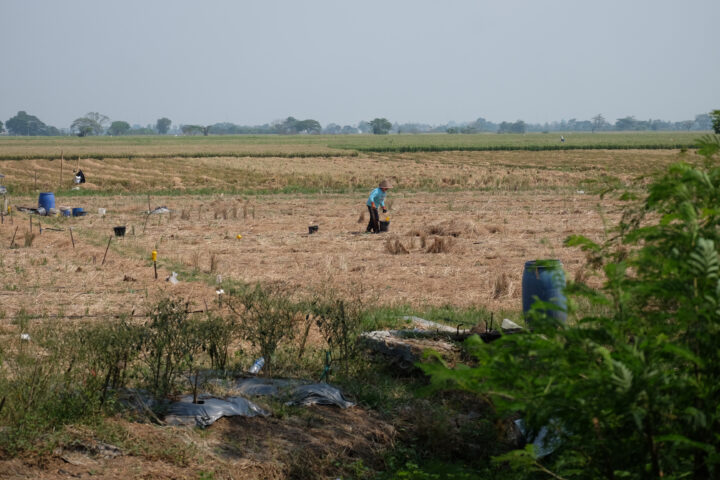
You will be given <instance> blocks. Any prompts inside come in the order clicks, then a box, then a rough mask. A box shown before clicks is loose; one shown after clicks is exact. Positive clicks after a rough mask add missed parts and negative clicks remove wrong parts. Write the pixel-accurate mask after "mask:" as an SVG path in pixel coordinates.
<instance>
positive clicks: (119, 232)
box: [113, 227, 125, 237]
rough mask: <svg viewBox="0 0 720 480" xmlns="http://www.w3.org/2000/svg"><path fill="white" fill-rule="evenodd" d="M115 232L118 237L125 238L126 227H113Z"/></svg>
mask: <svg viewBox="0 0 720 480" xmlns="http://www.w3.org/2000/svg"><path fill="white" fill-rule="evenodd" d="M113 230H114V231H115V236H116V237H124V236H125V227H113Z"/></svg>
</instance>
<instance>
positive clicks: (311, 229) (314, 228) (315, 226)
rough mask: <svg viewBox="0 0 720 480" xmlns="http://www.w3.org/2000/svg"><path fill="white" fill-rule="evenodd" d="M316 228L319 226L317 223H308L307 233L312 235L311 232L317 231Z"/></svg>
mask: <svg viewBox="0 0 720 480" xmlns="http://www.w3.org/2000/svg"><path fill="white" fill-rule="evenodd" d="M318 228H320V227H319V226H318V225H310V226H309V227H308V234H309V235H312V234H313V233H317V231H318Z"/></svg>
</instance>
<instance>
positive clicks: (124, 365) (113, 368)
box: [80, 318, 144, 402]
mask: <svg viewBox="0 0 720 480" xmlns="http://www.w3.org/2000/svg"><path fill="white" fill-rule="evenodd" d="M143 332H144V329H143V328H142V327H140V326H137V325H132V324H130V323H129V322H128V321H127V319H126V318H120V319H117V320H111V321H110V322H107V323H96V324H92V325H89V326H87V327H86V328H84V329H82V330H81V332H80V336H81V338H82V340H83V344H84V346H85V347H84V350H85V351H86V354H87V356H88V366H89V369H90V373H91V375H90V376H89V377H88V378H89V380H88V382H89V383H94V384H95V388H97V389H98V391H99V392H101V397H102V401H103V402H104V400H105V398H106V395H107V392H108V389H118V388H123V387H125V386H126V384H127V381H128V376H129V372H130V371H131V370H132V368H133V364H134V362H135V360H136V359H137V357H138V354H139V350H140V347H141V346H142V341H143Z"/></svg>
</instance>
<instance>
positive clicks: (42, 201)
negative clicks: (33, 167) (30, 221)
mask: <svg viewBox="0 0 720 480" xmlns="http://www.w3.org/2000/svg"><path fill="white" fill-rule="evenodd" d="M40 207H42V208H44V209H45V211H46V212H49V211H50V209H51V208H55V194H54V193H53V192H42V193H41V194H40V196H39V197H38V208H40Z"/></svg>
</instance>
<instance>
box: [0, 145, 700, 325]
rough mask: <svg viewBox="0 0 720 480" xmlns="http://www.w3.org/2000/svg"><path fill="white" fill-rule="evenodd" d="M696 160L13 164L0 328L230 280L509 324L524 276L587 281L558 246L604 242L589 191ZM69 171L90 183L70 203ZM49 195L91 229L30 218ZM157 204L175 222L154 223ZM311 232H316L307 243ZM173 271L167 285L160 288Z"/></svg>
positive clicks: (607, 207)
mask: <svg viewBox="0 0 720 480" xmlns="http://www.w3.org/2000/svg"><path fill="white" fill-rule="evenodd" d="M693 155H694V154H693V153H680V152H679V151H673V150H654V151H635V150H627V151H573V152H441V153H437V154H432V153H421V154H362V155H359V156H351V157H317V158H312V157H311V158H306V157H302V158H280V157H277V158H275V157H269V158H253V157H242V158H231V157H219V158H215V157H213V158H166V159H157V158H152V159H143V158H132V159H104V160H100V159H82V160H77V161H65V162H64V164H63V165H62V168H63V176H64V178H63V184H62V185H57V183H59V178H60V169H61V162H60V161H58V159H55V160H49V159H47V160H5V161H1V162H0V172H2V173H3V174H4V175H5V178H4V179H3V180H4V183H5V185H7V186H8V187H9V190H10V192H11V194H10V196H9V198H8V203H9V205H10V206H11V212H12V213H11V215H10V216H5V217H4V218H3V223H2V225H0V245H2V250H1V254H0V255H1V257H0V275H1V276H2V278H3V284H2V285H0V298H2V303H1V307H0V315H2V316H4V317H14V316H16V315H17V314H18V312H25V313H27V314H30V315H31V316H57V317H58V318H62V317H68V316H69V317H72V316H87V315H89V316H95V315H97V316H103V315H117V314H121V313H129V312H131V311H141V310H143V309H144V308H145V306H146V304H147V302H148V301H150V302H152V301H154V300H155V299H156V298H157V297H158V295H160V294H162V293H163V292H167V293H172V294H178V295H180V296H183V297H184V298H186V299H188V301H190V302H191V303H192V304H193V305H195V307H197V308H204V307H205V306H206V305H208V304H212V302H214V301H216V300H217V299H216V293H215V291H216V289H217V288H218V287H217V285H218V284H222V283H223V282H228V281H236V282H245V283H255V282H261V283H262V282H273V283H281V284H283V285H285V286H287V287H289V288H291V289H292V290H293V291H295V292H296V293H297V294H298V295H300V296H302V295H304V294H312V293H313V292H317V291H319V290H320V289H322V288H323V287H326V286H329V285H330V286H332V287H333V288H334V289H336V290H337V291H338V292H340V293H347V294H350V293H351V292H353V293H354V294H357V293H358V292H360V293H361V294H362V295H363V296H365V297H366V298H371V299H373V302H374V303H376V304H380V305H408V306H410V307H413V308H423V307H425V306H442V305H451V306H456V307H462V308H467V307H473V306H476V307H483V308H486V309H489V310H491V311H506V312H512V311H518V310H519V309H520V295H521V291H520V280H521V277H522V271H523V266H524V262H525V261H527V260H534V259H541V258H559V259H560V260H562V262H563V264H564V266H565V269H566V272H567V276H568V278H570V279H572V278H573V277H574V276H576V275H583V272H582V266H583V261H584V254H583V253H582V252H581V251H579V250H578V249H576V248H567V247H564V246H563V241H564V240H565V238H567V236H569V235H571V234H582V235H586V236H588V237H590V238H591V239H594V240H602V239H603V238H604V236H606V235H608V234H610V232H609V229H610V228H611V227H612V225H614V224H615V223H616V222H617V220H618V218H619V217H618V215H619V203H617V202H616V201H615V200H614V199H613V198H614V197H613V196H611V195H606V196H604V197H602V198H601V197H600V196H599V195H597V194H596V193H595V192H596V191H599V190H600V189H602V188H604V186H605V185H615V186H628V185H630V182H631V181H632V180H633V179H635V178H637V177H639V176H641V175H648V174H650V173H652V172H653V171H654V170H656V169H658V168H662V167H664V166H666V165H667V164H669V163H671V162H673V161H677V160H678V159H680V158H685V159H686V160H687V159H688V157H691V158H692V156H693ZM691 158H690V159H691ZM76 168H80V169H82V170H83V172H84V173H85V176H86V178H87V183H85V184H81V185H79V186H78V187H75V188H78V190H73V184H72V183H71V181H72V180H71V179H72V176H73V173H72V170H73V169H76ZM382 178H389V179H391V180H392V181H393V183H394V184H395V188H393V189H392V190H390V192H389V195H388V206H389V207H390V209H389V212H388V214H387V216H388V217H389V220H390V228H389V231H388V232H387V233H382V234H380V235H370V234H365V233H364V232H365V227H366V224H367V216H368V215H367V210H366V208H365V206H364V203H365V200H366V196H367V193H368V192H369V191H370V190H371V189H372V188H373V187H374V186H375V185H376V183H377V182H378V181H379V179H382ZM54 183H55V185H53V184H54ZM36 186H37V190H34V189H35V188H36ZM13 190H14V191H16V192H20V193H18V194H12V191H13ZM33 190H34V191H33ZM41 191H55V192H56V193H55V196H56V197H55V199H56V206H57V208H58V209H59V208H61V207H69V208H73V207H75V208H77V207H82V208H83V209H84V210H85V212H87V213H86V215H85V216H82V217H70V218H66V217H40V216H37V215H32V214H29V213H24V212H22V211H21V210H22V209H23V207H30V208H32V207H37V201H38V192H41ZM287 191H295V192H297V193H287ZM160 206H166V207H167V208H168V209H169V210H170V212H169V213H162V214H151V215H146V212H147V211H149V210H153V209H155V208H156V207H160ZM99 209H105V215H100V214H99V213H98V211H99ZM310 225H317V226H318V232H317V233H315V234H312V235H310V234H309V233H308V227H309V226H310ZM40 226H42V233H40V229H39V228H40ZM115 226H125V227H126V234H125V236H123V237H116V236H114V230H113V227H115ZM31 228H32V231H31V230H30V229H31ZM71 231H72V236H71ZM238 235H240V236H241V238H238ZM71 237H72V238H71ZM13 238H14V240H13ZM11 244H12V248H11ZM108 245H109V246H108ZM153 250H156V251H157V252H158V262H157V267H158V279H155V273H154V269H153V264H152V262H151V260H150V258H151V252H152V251H153ZM173 271H174V272H176V273H177V279H178V280H179V281H178V283H177V284H171V283H170V282H167V281H165V279H166V278H167V277H168V276H170V275H171V273H172V272H173Z"/></svg>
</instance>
